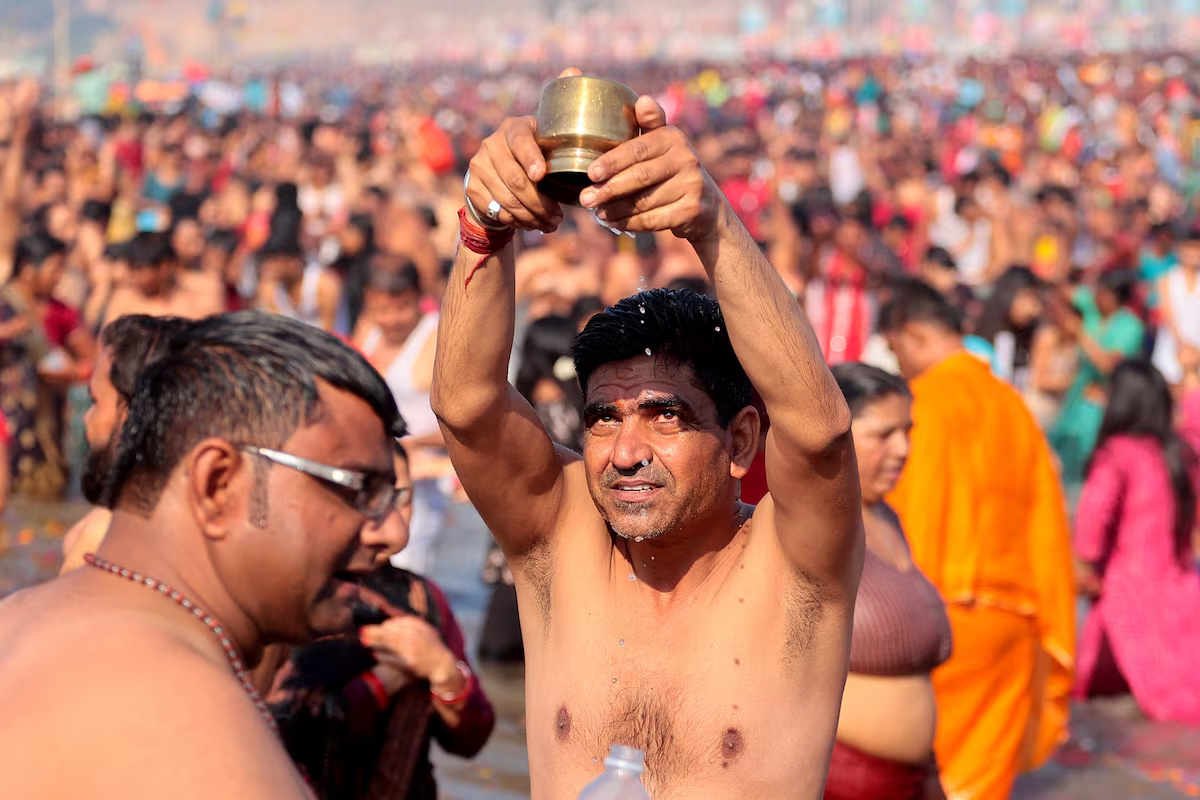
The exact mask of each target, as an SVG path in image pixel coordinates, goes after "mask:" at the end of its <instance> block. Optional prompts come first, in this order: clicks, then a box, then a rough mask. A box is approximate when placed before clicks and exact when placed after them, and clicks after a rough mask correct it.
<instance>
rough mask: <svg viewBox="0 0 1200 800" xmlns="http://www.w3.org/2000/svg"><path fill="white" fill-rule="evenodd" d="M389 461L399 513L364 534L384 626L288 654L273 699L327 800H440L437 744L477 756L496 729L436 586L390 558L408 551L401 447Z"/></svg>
mask: <svg viewBox="0 0 1200 800" xmlns="http://www.w3.org/2000/svg"><path fill="white" fill-rule="evenodd" d="M393 461H394V463H395V468H396V476H397V477H396V480H397V483H396V486H397V488H399V489H401V490H402V495H401V499H402V500H403V502H404V505H403V508H400V509H398V510H397V511H396V512H395V513H393V514H390V515H389V516H388V518H387V519H386V520H384V521H383V522H382V523H380V524H378V525H371V524H370V523H368V525H369V526H370V528H371V530H364V533H363V535H364V538H366V537H368V536H373V538H374V539H375V540H376V541H378V542H379V543H380V544H381V545H384V548H383V549H381V551H380V552H379V553H378V555H377V556H376V568H375V571H374V572H373V573H371V574H370V575H369V576H367V578H365V579H364V580H363V583H362V587H361V588H360V598H361V600H362V601H363V604H364V608H366V607H369V609H370V613H371V614H372V615H374V616H375V617H376V618H375V619H373V620H371V621H372V622H376V621H378V622H380V624H370V625H366V626H364V627H362V628H361V629H360V631H359V634H358V636H354V635H347V636H335V637H330V638H327V639H321V640H319V641H317V642H314V643H312V644H310V645H307V646H305V647H302V648H298V649H296V650H294V651H292V652H291V653H290V654H289V655H288V657H287V661H286V663H285V664H284V665H283V666H282V668H281V669H280V670H279V672H278V673H277V674H276V675H275V677H274V681H273V686H274V688H273V689H272V691H271V692H270V694H269V695H268V696H267V701H268V702H269V703H270V705H271V710H272V712H273V713H274V715H275V719H276V721H277V722H278V723H279V731H280V735H281V736H282V737H283V741H284V744H285V746H286V747H287V749H288V753H289V755H291V757H292V760H293V761H295V762H296V764H297V765H298V766H299V767H300V768H301V770H302V771H303V772H304V774H305V776H306V778H307V779H308V781H309V783H310V785H311V786H312V787H313V789H314V790H315V791H316V793H317V795H318V796H319V797H320V798H322V800H333V799H334V798H336V799H337V800H351V799H354V800H357V799H358V798H372V800H374V798H380V800H382V799H383V798H387V799H388V800H396V799H399V798H407V800H435V799H436V798H437V796H438V792H437V783H436V781H435V779H434V774H433V765H432V764H431V763H430V760H429V747H430V743H431V742H432V741H433V740H434V739H436V740H437V742H438V744H439V745H440V746H441V748H442V749H443V750H445V751H446V752H448V753H452V754H454V755H457V756H462V757H463V758H471V757H472V756H474V755H476V754H477V753H478V752H479V751H480V750H481V749H483V745H484V744H485V743H486V742H487V740H488V737H489V736H490V735H491V733H492V727H493V726H494V724H495V715H494V713H493V711H492V705H491V702H490V701H489V700H488V698H487V696H486V695H485V694H484V693H483V689H482V687H480V685H479V683H478V681H476V680H475V677H474V675H473V673H472V672H471V668H470V667H469V666H468V665H467V663H466V661H467V658H466V655H465V652H464V643H463V636H462V631H461V630H460V629H459V627H458V622H457V621H456V620H455V619H454V615H453V613H451V611H450V606H449V605H448V604H447V602H446V598H445V596H444V595H443V594H442V591H441V589H439V588H438V587H437V585H435V584H434V583H433V582H432V581H430V580H428V579H426V578H422V577H420V576H418V575H416V574H414V573H412V572H408V571H407V570H402V569H398V568H396V567H393V566H392V565H391V564H390V563H389V561H388V559H389V557H390V556H392V555H393V554H395V553H397V552H399V551H400V550H402V549H404V545H405V544H407V543H408V523H409V519H410V518H411V517H412V480H411V478H410V476H409V469H408V459H407V457H406V455H405V451H404V449H403V448H402V447H401V446H400V444H399V443H397V444H396V451H395V455H394V456H393ZM404 490H407V491H404ZM356 616H361V612H360V614H359V615H356ZM356 624H362V623H361V622H360V621H357V620H356ZM264 660H265V659H264Z"/></svg>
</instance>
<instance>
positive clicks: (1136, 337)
mask: <svg viewBox="0 0 1200 800" xmlns="http://www.w3.org/2000/svg"><path fill="white" fill-rule="evenodd" d="M1072 299H1073V302H1074V304H1075V307H1076V308H1078V309H1079V310H1080V311H1082V312H1083V332H1084V333H1085V334H1087V336H1088V337H1089V338H1091V339H1092V340H1093V341H1095V342H1096V343H1097V344H1099V345H1100V347H1101V348H1102V349H1103V350H1105V351H1106V352H1109V353H1120V354H1121V355H1123V356H1125V357H1127V358H1132V357H1135V356H1138V355H1141V354H1142V350H1143V348H1144V347H1145V342H1146V327H1145V325H1143V324H1142V321H1141V320H1140V319H1138V317H1137V315H1136V314H1134V313H1133V312H1132V311H1129V310H1128V309H1125V308H1122V309H1118V310H1117V311H1116V312H1114V313H1113V314H1112V316H1110V317H1108V318H1107V319H1105V318H1104V316H1103V315H1102V314H1101V313H1100V309H1099V308H1097V307H1096V298H1095V296H1094V295H1093V294H1092V292H1091V290H1090V289H1086V288H1081V289H1079V290H1078V291H1076V293H1075V296H1074V297H1073V298H1072ZM1106 380H1107V378H1106V376H1105V375H1104V373H1103V372H1101V371H1100V368H1099V367H1097V366H1096V365H1095V364H1094V363H1093V362H1092V361H1091V359H1089V358H1088V357H1087V354H1086V353H1084V352H1083V350H1082V348H1081V349H1080V351H1079V372H1078V373H1077V374H1076V375H1075V381H1074V382H1073V383H1072V384H1071V388H1070V389H1069V390H1067V396H1066V398H1064V400H1063V407H1062V412H1061V413H1060V414H1059V417H1058V421H1057V422H1056V423H1055V425H1054V428H1053V429H1052V430H1051V431H1050V444H1051V445H1052V446H1053V447H1054V450H1055V452H1057V453H1058V457H1059V459H1060V460H1061V462H1062V470H1063V480H1064V482H1065V483H1066V484H1067V486H1070V487H1074V486H1078V485H1080V484H1081V483H1083V478H1084V472H1085V470H1086V469H1087V463H1088V459H1090V458H1091V457H1092V450H1093V449H1094V448H1095V447H1096V437H1097V435H1098V434H1099V433H1100V423H1101V421H1102V420H1103V419H1104V407H1103V406H1102V405H1100V404H1099V403H1096V402H1094V401H1092V400H1089V399H1088V398H1087V397H1086V392H1087V389H1088V388H1089V387H1092V386H1099V387H1103V386H1104V384H1105V382H1106Z"/></svg>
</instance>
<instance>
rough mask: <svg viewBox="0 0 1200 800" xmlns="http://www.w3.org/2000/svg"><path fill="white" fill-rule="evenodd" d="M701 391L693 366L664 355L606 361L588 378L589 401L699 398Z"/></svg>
mask: <svg viewBox="0 0 1200 800" xmlns="http://www.w3.org/2000/svg"><path fill="white" fill-rule="evenodd" d="M698 394H701V392H700V390H699V389H698V388H697V387H696V384H695V372H694V371H693V370H692V368H691V367H690V366H686V365H680V364H679V363H677V362H673V361H670V360H668V359H664V358H651V357H646V358H636V359H629V360H627V361H618V362H614V363H612V364H604V365H602V366H600V367H597V368H596V371H595V372H593V373H592V375H591V377H590V379H589V380H588V392H587V401H588V402H589V403H595V402H608V401H616V400H636V399H647V398H648V397H650V396H663V395H677V396H681V397H685V398H688V399H693V400H694V399H695V398H696V395H698Z"/></svg>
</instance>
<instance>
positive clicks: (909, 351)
mask: <svg viewBox="0 0 1200 800" xmlns="http://www.w3.org/2000/svg"><path fill="white" fill-rule="evenodd" d="M915 327H916V326H914V325H912V324H908V325H905V326H903V327H902V328H900V329H899V330H896V331H890V332H885V333H884V334H883V336H884V339H885V340H886V341H887V344H888V348H889V349H891V351H892V354H893V355H894V356H896V363H897V365H898V366H899V367H900V374H901V375H903V376H904V377H905V378H906V379H908V380H912V379H913V378H915V377H917V376H918V375H920V374H921V373H922V372H924V371H925V369H926V368H927V367H928V364H927V363H926V358H925V345H924V338H923V337H922V336H921V335H920V331H917V330H914V328H915Z"/></svg>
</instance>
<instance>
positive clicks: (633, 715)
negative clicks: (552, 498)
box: [515, 464, 849, 800]
mask: <svg viewBox="0 0 1200 800" xmlns="http://www.w3.org/2000/svg"><path fill="white" fill-rule="evenodd" d="M580 467H581V465H579V464H576V465H574V466H573V467H568V484H569V487H570V488H569V490H568V491H569V494H570V497H571V500H570V501H569V502H568V506H569V507H571V508H572V511H571V512H568V515H567V516H566V517H565V518H564V519H563V520H562V522H561V526H562V527H561V530H560V535H559V537H558V539H557V540H556V543H555V544H554V545H553V546H552V551H551V546H549V545H547V547H546V549H545V550H542V551H539V550H536V549H535V550H534V551H532V552H531V553H529V554H527V555H526V556H525V557H524V558H522V559H518V560H517V568H516V570H515V572H516V574H517V576H518V590H519V596H520V602H521V612H522V613H521V619H522V626H523V629H524V634H525V646H526V663H527V670H528V671H527V679H526V687H527V691H526V703H527V727H528V741H529V759H530V772H531V776H532V786H533V797H534V798H554V800H558V798H571V797H574V796H576V794H578V792H579V790H580V789H581V788H582V786H583V785H584V784H586V783H587V781H589V780H591V779H592V778H593V777H595V776H596V775H597V774H599V773H600V771H601V770H602V769H603V764H602V762H603V760H604V757H605V755H606V754H607V752H608V748H609V745H611V744H613V743H619V744H625V745H629V746H633V747H637V748H639V749H641V750H643V751H644V752H645V753H646V758H647V775H646V778H645V783H646V786H647V788H648V789H649V791H650V794H651V796H652V797H653V798H654V800H670V799H671V798H689V797H698V796H704V797H712V798H722V797H729V798H735V797H736V798H754V797H763V798H784V797H789V798H790V797H796V798H816V797H819V795H820V792H821V786H822V781H823V776H824V771H825V765H826V764H827V759H828V755H829V749H830V747H831V746H832V742H833V736H834V731H835V728H836V720H837V713H838V701H839V700H840V697H841V687H842V683H843V681H844V668H845V659H846V657H847V647H848V633H849V632H848V625H847V624H846V621H845V619H844V618H845V612H843V611H841V610H840V609H836V608H830V607H828V606H826V605H825V604H824V603H822V601H821V598H820V597H819V596H818V594H817V592H816V591H815V590H814V589H813V588H812V585H811V583H810V582H809V581H808V580H807V579H806V578H805V577H804V576H803V575H800V574H798V573H797V572H796V571H795V570H793V569H792V568H791V567H790V566H788V564H787V562H786V561H785V560H784V558H783V556H782V554H781V553H780V550H779V547H778V544H777V542H775V541H773V539H774V527H773V525H774V521H773V519H772V518H771V513H770V510H769V508H763V509H761V510H760V511H759V512H758V513H757V514H756V519H755V521H754V525H753V526H752V525H751V524H750V522H749V520H748V521H747V522H746V523H745V524H743V526H742V527H741V529H740V530H739V531H738V532H737V533H736V534H735V535H734V536H733V538H732V540H731V541H730V543H729V544H728V545H727V546H726V547H725V548H724V549H723V550H722V552H721V554H720V556H719V557H718V558H717V560H716V564H715V567H714V568H713V569H712V572H711V574H710V575H709V576H708V578H707V579H705V580H704V581H703V582H702V583H700V584H699V585H698V586H696V585H694V584H693V586H692V589H691V590H689V591H688V593H687V595H686V596H682V595H681V594H680V593H679V591H678V590H676V591H675V592H671V593H668V594H663V593H661V592H657V591H655V590H653V589H650V588H649V587H647V586H640V585H638V584H639V581H638V579H637V578H636V575H634V576H633V577H632V578H631V575H633V573H634V570H633V569H631V566H630V563H629V561H628V559H627V558H626V553H627V552H628V551H627V549H626V548H625V547H624V543H623V542H617V543H616V544H615V545H614V543H613V541H612V540H611V539H610V536H609V534H608V532H607V529H606V527H605V526H604V523H603V521H602V520H601V519H600V517H599V515H598V514H597V513H596V511H595V508H594V506H593V505H592V503H591V500H590V497H589V496H588V495H587V489H586V486H585V485H584V482H583V477H582V471H581V469H579V468H580ZM756 528H757V530H755V529H756ZM668 535H669V534H668ZM547 575H549V581H547V580H546V576H547Z"/></svg>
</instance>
